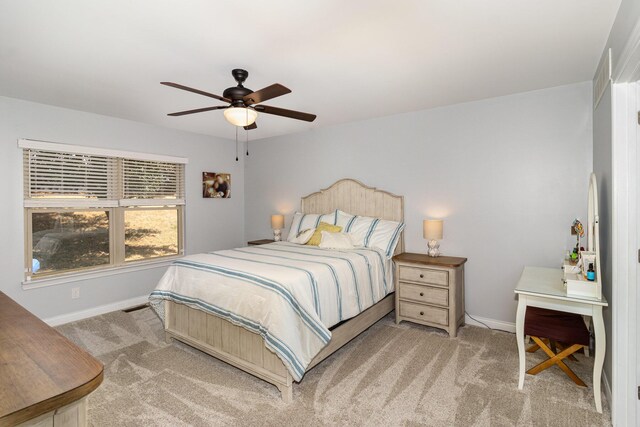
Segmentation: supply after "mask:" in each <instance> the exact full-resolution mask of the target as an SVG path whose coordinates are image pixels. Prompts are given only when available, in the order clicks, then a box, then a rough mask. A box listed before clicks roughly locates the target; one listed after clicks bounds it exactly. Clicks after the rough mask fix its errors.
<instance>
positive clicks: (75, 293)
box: [71, 288, 80, 299]
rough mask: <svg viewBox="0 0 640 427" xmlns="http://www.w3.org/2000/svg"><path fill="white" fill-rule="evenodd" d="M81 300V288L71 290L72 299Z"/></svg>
mask: <svg viewBox="0 0 640 427" xmlns="http://www.w3.org/2000/svg"><path fill="white" fill-rule="evenodd" d="M78 298H80V288H71V299H78Z"/></svg>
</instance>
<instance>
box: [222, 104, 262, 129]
mask: <svg viewBox="0 0 640 427" xmlns="http://www.w3.org/2000/svg"><path fill="white" fill-rule="evenodd" d="M257 117H258V113H257V112H256V110H254V109H253V108H242V107H230V108H227V109H226V110H224V118H225V119H227V121H228V122H229V123H231V124H232V125H234V126H249V125H251V124H253V122H255V121H256V118H257Z"/></svg>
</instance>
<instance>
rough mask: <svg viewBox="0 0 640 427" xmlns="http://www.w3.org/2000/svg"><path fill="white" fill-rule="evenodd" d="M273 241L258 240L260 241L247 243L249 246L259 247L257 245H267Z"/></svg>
mask: <svg viewBox="0 0 640 427" xmlns="http://www.w3.org/2000/svg"><path fill="white" fill-rule="evenodd" d="M273 242H275V240H273V239H260V240H252V241H250V242H247V244H248V245H249V246H259V245H268V244H269V243H273Z"/></svg>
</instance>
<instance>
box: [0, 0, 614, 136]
mask: <svg viewBox="0 0 640 427" xmlns="http://www.w3.org/2000/svg"><path fill="white" fill-rule="evenodd" d="M619 5H620V0H612V1H602V0H561V1H558V0H537V1H532V0H456V1H447V0H406V1H393V2H392V1H388V0H351V1H345V0H304V1H300V0H269V1H267V0H262V1H257V0H253V1H251V0H248V1H231V0H224V1H223V0H199V1H196V0H190V1H185V0H182V1H179V0H163V1H158V0H135V1H131V0H102V1H100V0H56V1H42V0H0V95H4V96H9V97H14V98H22V99H26V100H31V101H35V102H41V103H45V104H52V105H58V106H62V107H67V108H73V109H77V110H84V111H90V112H95V113H99V114H105V115H110V116H116V117H121V118H126V119H131V120H136V121H141V122H147V123H153V124H157V125H162V126H167V127H172V128H177V129H184V130H189V131H193V132H198V133H203V134H209V135H215V136H219V137H223V138H233V137H234V136H235V133H234V132H235V131H234V128H233V126H232V125H230V124H228V123H227V122H226V121H225V120H224V118H223V114H222V111H212V112H207V113H201V114H195V115H192V116H184V117H167V116H166V114H167V113H170V112H174V111H180V110H186V109H192V108H199V107H206V106H211V105H218V104H220V103H219V102H217V101H216V100H213V99H210V98H205V97H202V96H199V95H196V94H192V93H189V92H183V91H180V90H177V89H173V88H168V87H165V86H161V85H160V84H159V82H160V81H173V82H177V83H181V84H184V85H187V86H191V87H196V88H199V89H202V90H205V91H209V92H213V93H216V94H219V95H222V91H223V90H224V89H225V88H227V87H229V86H233V85H235V82H234V80H233V78H232V76H231V69H233V68H245V69H246V70H248V71H249V78H248V80H247V82H246V83H245V86H246V87H249V88H251V89H253V90H257V89H260V88H262V87H264V86H267V85H269V84H272V83H281V84H283V85H285V86H287V87H289V88H290V89H292V90H293V92H292V93H290V94H288V95H285V96H283V97H281V98H276V99H273V100H270V101H268V102H267V104H268V105H273V106H278V107H283V108H290V109H296V110H300V111H305V112H310V113H315V114H317V115H318V118H317V119H316V121H315V122H314V123H306V122H301V121H297V120H291V119H285V118H281V117H276V116H269V115H266V114H261V115H260V116H259V117H258V125H259V128H258V129H257V130H255V131H251V132H252V133H251V134H250V135H251V139H258V138H265V137H269V136H274V135H281V134H287V133H293V132H299V131H303V130H306V129H313V128H316V127H320V126H327V125H332V124H337V123H343V122H350V121H356V120H362V119H368V118H373V117H379V116H386V115H391V114H397V113H401V112H406V111H414V110H420V109H426V108H431V107H436V106H443V105H449V104H455V103H460V102H465V101H471V100H477V99H483V98H488V97H494V96H499V95H505V94H510V93H517V92H523V91H529V90H534V89H540V88H545V87H552V86H558V85H563V84H568V83H572V82H578V81H585V80H590V79H591V78H592V77H593V74H594V71H595V68H596V65H597V63H598V60H599V56H600V53H601V51H602V49H603V47H604V45H605V42H606V38H607V35H608V33H609V30H610V28H611V25H612V23H613V20H614V17H615V14H616V11H617V10H618V7H619Z"/></svg>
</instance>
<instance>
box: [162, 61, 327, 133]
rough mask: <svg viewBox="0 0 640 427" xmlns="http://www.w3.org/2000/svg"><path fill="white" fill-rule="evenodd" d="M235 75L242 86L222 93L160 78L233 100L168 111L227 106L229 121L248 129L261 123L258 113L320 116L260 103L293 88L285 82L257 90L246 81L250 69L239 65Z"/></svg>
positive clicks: (181, 113)
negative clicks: (253, 89) (215, 104)
mask: <svg viewBox="0 0 640 427" xmlns="http://www.w3.org/2000/svg"><path fill="white" fill-rule="evenodd" d="M231 75H232V76H233V78H234V79H235V80H236V82H238V86H235V87H230V88H227V89H225V90H224V92H222V96H219V95H215V94H213V93H209V92H205V91H202V90H199V89H194V88H191V87H187V86H183V85H181V84H178V83H172V82H160V84H163V85H165V86H171V87H175V88H176V89H182V90H186V91H188V92H193V93H197V94H199V95H204V96H208V97H209V98H215V99H217V100H220V101H223V102H227V103H229V105H218V106H215V107H205V108H196V109H195V110H187V111H179V112H177V113H170V114H168V115H169V116H185V115H187V114H195V113H203V112H205V111H212V110H224V117H225V119H227V121H228V122H229V123H231V124H232V125H234V126H242V127H244V128H245V129H246V130H251V129H256V128H257V127H258V126H257V125H256V118H257V117H258V113H265V114H273V115H275V116H282V117H288V118H291V119H297V120H304V121H307V122H312V121H314V120H315V119H316V115H315V114H309V113H302V112H300V111H294V110H286V109H284V108H278V107H271V106H269V105H264V104H260V103H261V102H264V101H268V100H269V99H273V98H276V97H278V96H282V95H286V94H287V93H290V92H291V90H290V89H288V88H286V87H284V86H282V85H281V84H278V83H275V84H272V85H271V86H267V87H265V88H262V89H260V90H257V91H255V92H254V91H252V90H251V89H248V88H246V87H244V86H243V85H242V83H244V81H245V80H246V79H247V77H249V73H248V72H247V71H246V70H242V69H239V68H236V69H235V70H233V71H231ZM257 104H260V105H257Z"/></svg>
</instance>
